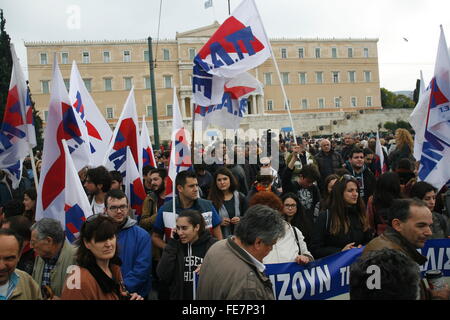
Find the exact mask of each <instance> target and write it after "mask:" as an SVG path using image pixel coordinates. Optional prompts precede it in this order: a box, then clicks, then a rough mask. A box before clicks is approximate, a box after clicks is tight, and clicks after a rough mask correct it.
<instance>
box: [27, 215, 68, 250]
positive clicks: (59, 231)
mask: <svg viewBox="0 0 450 320" xmlns="http://www.w3.org/2000/svg"><path fill="white" fill-rule="evenodd" d="M33 230H36V231H37V238H38V240H43V239H45V238H47V237H49V238H51V239H53V241H54V242H55V243H57V244H60V243H63V242H64V239H65V237H66V234H65V233H64V229H63V228H62V226H61V223H60V222H59V221H58V220H55V219H52V218H42V219H41V220H39V221H37V222H36V223H35V224H33V225H32V226H31V231H33Z"/></svg>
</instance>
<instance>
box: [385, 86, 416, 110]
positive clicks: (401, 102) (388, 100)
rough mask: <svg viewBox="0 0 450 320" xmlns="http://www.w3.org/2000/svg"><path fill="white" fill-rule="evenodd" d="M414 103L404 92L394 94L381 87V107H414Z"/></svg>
mask: <svg viewBox="0 0 450 320" xmlns="http://www.w3.org/2000/svg"><path fill="white" fill-rule="evenodd" d="M415 105H416V104H415V103H414V101H413V100H411V99H410V98H408V97H407V96H405V95H404V94H399V95H397V94H395V93H393V92H391V91H389V90H387V89H385V88H381V106H382V107H383V108H386V109H389V108H414V106H415Z"/></svg>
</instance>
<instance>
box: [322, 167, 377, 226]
mask: <svg viewBox="0 0 450 320" xmlns="http://www.w3.org/2000/svg"><path fill="white" fill-rule="evenodd" d="M349 182H354V183H355V184H356V187H357V192H358V200H357V202H356V204H355V205H354V207H355V209H356V212H357V214H358V217H359V221H360V223H361V226H362V228H363V230H364V231H367V230H368V229H369V222H368V219H367V216H366V212H365V205H364V201H363V200H362V199H361V197H360V195H359V194H360V193H359V185H358V182H357V181H356V179H355V178H354V177H352V176H350V175H347V174H345V175H343V176H342V177H340V178H339V180H338V181H336V183H335V184H334V186H333V190H332V191H331V200H330V208H329V211H330V213H331V226H330V233H331V234H332V235H336V234H338V233H339V232H342V231H343V232H344V233H345V234H347V233H348V232H349V229H350V218H349V216H348V210H349V207H350V206H349V204H348V203H347V202H345V200H344V191H345V189H346V188H347V184H348V183H349Z"/></svg>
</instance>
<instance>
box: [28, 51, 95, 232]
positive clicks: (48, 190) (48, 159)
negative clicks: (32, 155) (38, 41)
mask: <svg viewBox="0 0 450 320" xmlns="http://www.w3.org/2000/svg"><path fill="white" fill-rule="evenodd" d="M79 121H81V119H80V118H79V116H78V115H77V114H76V112H75V111H74V109H73V107H72V106H71V104H70V100H69V96H68V94H67V90H66V87H65V85H64V81H63V78H62V76H61V71H60V69H59V66H58V62H57V59H56V54H55V57H54V63H53V76H52V88H51V94H50V103H49V110H48V118H47V126H46V128H45V133H44V149H43V153H42V168H41V178H40V179H39V190H38V198H37V205H36V220H40V219H41V218H44V217H46V218H54V219H57V220H60V222H61V225H65V221H64V219H63V218H61V216H62V214H61V213H62V212H64V199H65V198H64V193H65V184H64V181H65V172H66V168H65V167H66V164H65V162H66V161H65V153H64V148H63V145H62V140H63V139H64V140H66V142H67V145H68V150H69V152H70V154H71V157H72V160H73V162H74V165H75V168H76V170H80V169H81V168H82V167H84V166H85V165H86V163H88V161H89V160H88V159H89V153H88V152H87V151H86V150H88V148H87V147H88V144H87V141H86V140H84V138H83V137H82V133H81V130H80V127H79V124H80V122H79Z"/></svg>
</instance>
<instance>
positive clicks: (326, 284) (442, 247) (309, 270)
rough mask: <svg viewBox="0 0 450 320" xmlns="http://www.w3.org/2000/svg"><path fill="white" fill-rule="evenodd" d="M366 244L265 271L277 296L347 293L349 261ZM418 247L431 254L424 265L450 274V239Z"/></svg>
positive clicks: (271, 266)
mask: <svg viewBox="0 0 450 320" xmlns="http://www.w3.org/2000/svg"><path fill="white" fill-rule="evenodd" d="M363 249H364V248H360V249H356V248H355V249H350V250H347V251H344V252H340V253H337V254H334V255H331V256H328V257H325V258H322V259H319V260H316V261H313V262H311V263H308V264H307V265H306V266H300V265H298V264H297V263H279V264H267V265H266V267H267V268H266V271H265V273H266V274H267V275H268V276H269V278H270V280H271V281H272V283H273V285H274V294H275V298H276V299H277V300H324V299H328V298H332V297H335V296H338V295H341V294H345V293H348V291H349V280H350V265H351V264H352V263H353V262H354V261H355V260H356V259H357V258H358V257H359V256H360V255H361V253H362V251H363ZM418 251H419V252H420V253H421V254H423V255H424V256H425V257H427V258H428V261H427V262H426V263H425V264H424V265H423V266H421V269H420V270H421V271H422V275H423V273H424V272H425V271H426V270H431V269H439V270H442V272H443V274H444V276H446V277H450V239H432V240H428V241H427V242H426V243H425V247H424V248H422V249H418Z"/></svg>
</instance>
